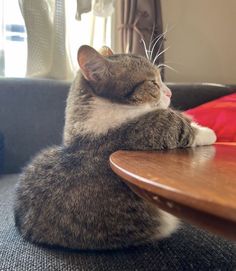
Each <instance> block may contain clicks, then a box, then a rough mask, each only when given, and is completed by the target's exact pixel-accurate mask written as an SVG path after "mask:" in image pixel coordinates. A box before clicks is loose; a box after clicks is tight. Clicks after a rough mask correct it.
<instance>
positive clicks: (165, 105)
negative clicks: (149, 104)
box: [161, 94, 170, 109]
mask: <svg viewBox="0 0 236 271" xmlns="http://www.w3.org/2000/svg"><path fill="white" fill-rule="evenodd" d="M169 105H170V97H168V96H166V95H165V94H163V95H162V97H161V107H162V108H163V109H167V108H168V107H169Z"/></svg>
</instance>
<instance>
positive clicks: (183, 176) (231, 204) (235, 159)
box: [110, 145, 236, 240]
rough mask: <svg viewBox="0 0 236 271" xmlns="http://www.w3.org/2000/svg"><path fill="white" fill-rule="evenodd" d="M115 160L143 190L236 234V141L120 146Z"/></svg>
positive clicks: (168, 207) (175, 210)
mask: <svg viewBox="0 0 236 271" xmlns="http://www.w3.org/2000/svg"><path fill="white" fill-rule="evenodd" d="M110 165H111V168H112V170H113V171H114V172H115V173H117V174H118V175H119V176H121V177H122V178H123V179H124V180H125V181H126V183H127V184H128V185H129V186H130V188H131V189H132V190H133V191H134V192H136V193H137V194H138V195H139V196H141V197H143V198H145V199H147V200H149V201H151V202H153V203H154V204H156V205H157V206H158V207H160V208H161V209H163V210H165V211H167V212H169V213H172V214H173V215H175V216H177V217H179V218H182V219H185V220H188V221H189V222H191V223H193V224H195V225H198V226H201V227H204V228H206V229H208V230H210V231H212V232H214V233H218V234H221V235H223V236H225V237H228V238H230V239H233V240H236V146H233V145H232V146H230V145H214V146H204V147H196V148H186V149H175V150H165V151H155V152H140V151H117V152H115V153H113V154H112V155H111V156H110Z"/></svg>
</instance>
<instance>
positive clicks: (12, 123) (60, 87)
mask: <svg viewBox="0 0 236 271" xmlns="http://www.w3.org/2000/svg"><path fill="white" fill-rule="evenodd" d="M69 85H70V83H69V82H64V81H54V80H46V79H44V80H42V79H16V78H9V79H7V78H4V79H3V78H2V79H0V133H1V134H3V136H4V167H3V174H2V175H1V176H0V270H1V271H5V270H8V271H26V270H27V271H31V270H48V271H51V270H68V271H75V270H81V271H82V270H84V271H87V270H88V271H93V270H98V271H103V270H109V271H110V270H111V271H112V270H114V271H119V270H150V271H151V270H157V271H158V270H167V271H171V270H178V271H181V270H186V271H191V270H236V246H235V243H233V242H231V241H229V240H225V239H223V238H222V237H219V236H215V235H213V234H210V233H208V232H206V231H204V230H201V229H198V228H196V227H194V226H191V225H189V224H187V223H185V222H183V223H182V226H181V228H180V229H179V231H178V232H176V233H175V234H173V235H172V236H171V237H169V238H167V239H165V240H161V241H158V242H154V243H150V244H147V245H145V246H141V247H136V248H129V249H124V250H116V251H102V252H97V251H71V250H68V249H63V248H49V247H42V246H37V245H33V244H30V243H28V242H25V241H24V240H23V239H22V238H21V236H20V235H19V233H18V232H17V230H16V228H15V227H14V220H13V212H12V203H13V197H14V186H15V183H16V182H17V178H18V174H19V172H20V170H21V168H22V167H23V166H24V165H25V164H26V163H27V161H28V160H29V159H30V158H31V157H32V156H34V155H35V154H36V153H37V152H38V151H39V150H40V149H42V148H44V147H46V146H50V145H53V144H61V142H62V131H63V125H64V110H65V105H66V97H67V94H68V90H69ZM168 85H169V87H170V88H171V89H172V92H173V98H172V105H173V106H174V107H175V108H177V109H180V110H186V109H188V108H191V107H194V106H197V105H199V104H202V103H204V102H207V101H210V100H213V99H215V98H218V97H221V96H223V95H226V94H230V93H233V92H235V91H236V87H234V86H229V85H227V86H226V85H216V84H191V85H190V84H168Z"/></svg>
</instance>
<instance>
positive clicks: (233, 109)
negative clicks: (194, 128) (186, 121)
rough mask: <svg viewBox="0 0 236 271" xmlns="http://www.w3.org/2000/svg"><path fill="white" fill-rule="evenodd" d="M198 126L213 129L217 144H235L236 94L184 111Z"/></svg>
mask: <svg viewBox="0 0 236 271" xmlns="http://www.w3.org/2000/svg"><path fill="white" fill-rule="evenodd" d="M185 113H187V114H188V115H190V116H192V117H193V120H195V121H196V122H197V123H198V124H200V125H202V126H206V127H209V128H211V129H213V130H214V131H215V133H216V135H217V141H218V142H236V93H233V94H230V95H227V96H224V97H221V98H219V99H216V100H214V101H211V102H208V103H205V104H202V105H200V106H197V107H195V108H192V109H189V110H187V111H185Z"/></svg>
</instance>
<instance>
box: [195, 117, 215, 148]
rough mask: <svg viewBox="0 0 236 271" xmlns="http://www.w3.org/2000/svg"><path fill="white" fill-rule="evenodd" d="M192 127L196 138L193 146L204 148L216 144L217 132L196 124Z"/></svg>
mask: <svg viewBox="0 0 236 271" xmlns="http://www.w3.org/2000/svg"><path fill="white" fill-rule="evenodd" d="M191 126H192V127H193V128H194V130H195V138H194V141H193V144H192V146H193V147H194V146H204V145H212V144H214V143H215V142H216V139H217V138H216V134H215V132H214V131H213V130H212V129H210V128H207V127H202V126H200V125H198V124H196V123H194V122H193V123H191Z"/></svg>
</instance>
